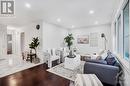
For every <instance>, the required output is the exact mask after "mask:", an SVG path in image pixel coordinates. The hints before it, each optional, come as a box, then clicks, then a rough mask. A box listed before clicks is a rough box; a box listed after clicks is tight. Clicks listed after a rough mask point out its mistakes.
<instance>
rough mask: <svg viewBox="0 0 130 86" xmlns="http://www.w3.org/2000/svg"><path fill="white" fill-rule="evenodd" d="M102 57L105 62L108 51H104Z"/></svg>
mask: <svg viewBox="0 0 130 86" xmlns="http://www.w3.org/2000/svg"><path fill="white" fill-rule="evenodd" d="M101 57H102V59H104V60H105V58H106V57H107V52H106V51H104V53H103V54H102V55H101Z"/></svg>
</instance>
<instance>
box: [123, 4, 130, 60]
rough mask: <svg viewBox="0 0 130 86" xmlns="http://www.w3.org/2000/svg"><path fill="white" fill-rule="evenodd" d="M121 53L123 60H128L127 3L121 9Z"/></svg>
mask: <svg viewBox="0 0 130 86" xmlns="http://www.w3.org/2000/svg"><path fill="white" fill-rule="evenodd" d="M123 32H124V34H123V42H124V43H123V51H124V52H123V53H124V58H125V59H129V47H130V46H129V37H130V32H129V2H128V3H127V4H126V6H125V7H124V9H123Z"/></svg>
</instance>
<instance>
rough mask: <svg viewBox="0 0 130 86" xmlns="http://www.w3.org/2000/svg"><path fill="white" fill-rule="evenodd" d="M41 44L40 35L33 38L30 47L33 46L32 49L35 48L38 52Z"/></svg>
mask: <svg viewBox="0 0 130 86" xmlns="http://www.w3.org/2000/svg"><path fill="white" fill-rule="evenodd" d="M39 44H40V42H39V39H38V37H36V38H35V37H34V38H33V39H32V42H31V44H29V48H31V50H32V49H34V50H35V54H37V47H38V46H39Z"/></svg>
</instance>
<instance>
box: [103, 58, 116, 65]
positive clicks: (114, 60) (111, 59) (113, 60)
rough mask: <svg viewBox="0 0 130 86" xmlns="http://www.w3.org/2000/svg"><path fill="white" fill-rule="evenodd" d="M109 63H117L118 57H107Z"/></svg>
mask: <svg viewBox="0 0 130 86" xmlns="http://www.w3.org/2000/svg"><path fill="white" fill-rule="evenodd" d="M105 60H106V62H107V64H108V65H114V64H115V63H116V59H115V58H114V57H111V58H108V57H107V58H106V59H105Z"/></svg>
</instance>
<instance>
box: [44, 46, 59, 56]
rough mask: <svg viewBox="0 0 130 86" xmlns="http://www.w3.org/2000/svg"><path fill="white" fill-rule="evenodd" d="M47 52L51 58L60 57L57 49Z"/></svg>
mask: <svg viewBox="0 0 130 86" xmlns="http://www.w3.org/2000/svg"><path fill="white" fill-rule="evenodd" d="M47 52H48V53H49V54H50V55H51V56H60V52H61V51H60V50H59V49H55V48H53V49H48V50H47Z"/></svg>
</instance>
